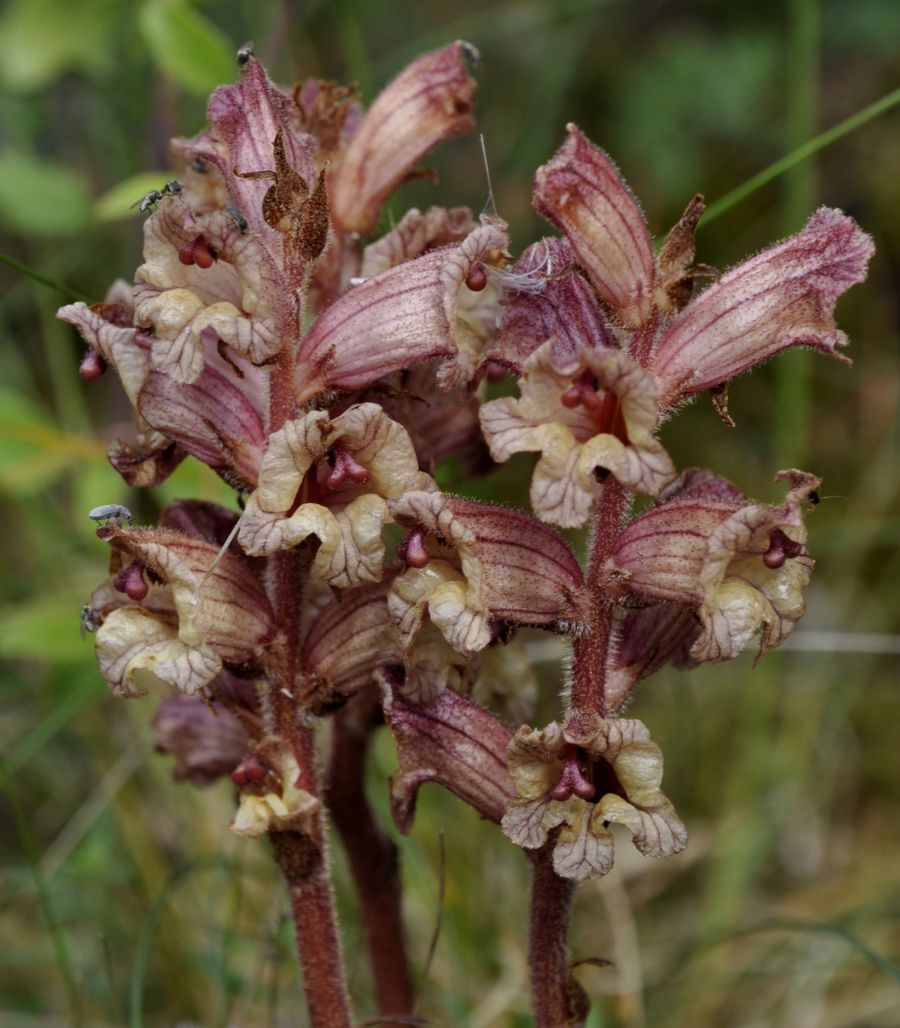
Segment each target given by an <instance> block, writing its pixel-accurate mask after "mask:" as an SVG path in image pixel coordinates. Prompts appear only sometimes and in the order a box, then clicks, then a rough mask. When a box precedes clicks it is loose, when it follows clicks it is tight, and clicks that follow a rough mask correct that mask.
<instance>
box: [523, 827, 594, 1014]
mask: <svg viewBox="0 0 900 1028" xmlns="http://www.w3.org/2000/svg"><path fill="white" fill-rule="evenodd" d="M574 892H575V883H574V882H573V881H571V880H570V879H568V878H560V877H559V875H558V874H556V872H555V871H554V870H553V840H551V841H550V842H549V843H547V845H545V846H543V847H542V848H541V849H539V850H538V851H537V852H536V853H535V854H534V855H533V857H532V879H531V916H530V918H529V924H528V969H529V976H530V980H531V1003H532V1009H533V1012H534V1023H535V1028H579V1026H581V1025H583V1024H584V1023H585V1020H586V1019H587V1015H588V1011H589V1010H590V1002H589V1000H588V998H587V995H586V993H585V991H584V989H582V988H581V986H580V985H579V984H578V982H576V981H575V980H574V979H573V978H572V976H571V975H570V973H569V950H568V947H567V945H566V935H567V933H568V930H569V920H570V917H571V913H572V896H573V894H574Z"/></svg>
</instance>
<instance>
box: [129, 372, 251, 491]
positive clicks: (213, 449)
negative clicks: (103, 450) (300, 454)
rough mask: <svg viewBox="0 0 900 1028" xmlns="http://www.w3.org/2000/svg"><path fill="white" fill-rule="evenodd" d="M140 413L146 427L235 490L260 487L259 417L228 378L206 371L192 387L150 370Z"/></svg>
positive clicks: (141, 399)
mask: <svg viewBox="0 0 900 1028" xmlns="http://www.w3.org/2000/svg"><path fill="white" fill-rule="evenodd" d="M138 409H139V411H140V413H141V415H142V416H143V417H144V418H145V419H146V421H147V423H148V424H150V425H152V427H153V428H155V429H156V430H157V431H159V432H161V433H162V434H163V435H165V436H166V437H167V438H169V439H172V440H174V441H175V442H176V443H178V444H179V445H180V446H181V447H182V448H183V449H185V450H187V452H188V453H190V454H192V455H193V456H194V457H196V458H197V459H198V460H200V461H203V463H204V464H208V465H209V466H210V467H211V468H213V469H214V470H215V471H218V472H220V473H222V474H223V475H225V476H227V479H226V480H229V481H233V482H234V483H235V485H236V486H239V487H240V488H243V489H251V488H253V486H254V485H255V484H256V476H257V471H258V468H259V463H260V461H261V459H262V454H263V447H264V445H265V438H266V437H265V432H264V430H263V425H262V421H261V419H260V416H259V413H258V412H257V411H256V410H255V409H254V407H253V406H252V405H251V404H250V402H249V401H248V400H247V399H246V397H245V396H244V394H243V393H242V392H241V390H240V389H238V388H237V387H236V386H235V385H233V384H232V383H231V382H230V381H229V380H228V379H227V378H225V376H224V375H221V374H220V373H219V372H218V371H216V370H214V369H213V368H211V367H208V368H206V369H204V372H203V374H202V376H201V377H200V379H199V381H197V382H195V383H194V384H193V385H183V384H180V383H177V382H173V381H172V380H171V379H170V378H168V377H167V376H165V375H163V374H161V373H160V372H151V373H150V375H149V376H148V378H147V381H146V384H145V385H144V388H143V389H142V390H141V395H140V399H139V402H138Z"/></svg>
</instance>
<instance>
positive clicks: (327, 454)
mask: <svg viewBox="0 0 900 1028" xmlns="http://www.w3.org/2000/svg"><path fill="white" fill-rule="evenodd" d="M434 489H437V486H436V485H435V484H434V482H433V480H432V479H431V477H430V476H429V475H427V474H425V473H424V472H422V471H420V470H419V463H418V458H417V457H416V452H415V450H414V448H413V445H412V442H411V441H410V438H409V436H408V435H407V434H406V431H405V430H404V429H403V427H402V426H401V425H399V424H397V422H395V421H391V419H390V418H388V417H387V415H386V414H385V413H384V411H383V410H382V409H381V407H379V406H377V405H376V404H374V403H363V404H358V405H356V406H353V407H350V408H349V409H348V410H346V411H345V412H344V413H343V414H340V415H338V416H337V417H336V418H332V417H331V416H330V415H329V414H328V413H327V412H325V411H311V412H310V413H308V414H306V415H305V416H304V417H302V418H298V419H297V420H294V421H289V422H287V423H286V424H285V425H284V426H282V428H280V429H279V430H278V431H277V432H275V433H273V434H272V435H271V436H269V440H268V445H267V447H266V452H265V455H264V457H263V460H262V464H261V467H260V475H259V485H258V487H257V489H256V490H255V491H254V492H253V493H252V494H251V496H250V498H249V499H248V501H247V506H246V509H245V511H244V515H243V518H242V520H241V527H240V531H239V535H238V539H239V541H240V543H241V545H242V546H243V547H244V549H245V550H246V552H248V553H252V554H255V555H259V554H269V553H275V552H277V551H278V550H283V549H288V548H290V547H294V546H297V545H299V544H300V543H302V542H304V540H306V539H307V538H309V537H310V536H316V537H317V538H318V540H319V543H320V545H319V549H318V551H317V553H316V557H315V561H314V563H313V572H314V574H315V575H316V576H317V577H318V578H319V579H320V580H321V581H323V582H327V583H328V584H329V585H333V586H338V587H341V588H347V587H349V586H355V585H362V584H363V583H364V582H377V581H379V580H380V579H381V574H382V564H383V557H384V544H383V543H382V540H381V530H382V527H383V526H384V524H385V522H386V521H387V520H388V519H389V513H388V505H387V501H388V500H393V499H396V498H397V497H399V496H402V495H403V493H405V492H407V491H421V490H434Z"/></svg>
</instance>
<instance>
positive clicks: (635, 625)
mask: <svg viewBox="0 0 900 1028" xmlns="http://www.w3.org/2000/svg"><path fill="white" fill-rule="evenodd" d="M615 617H616V621H615V625H614V629H613V634H612V638H611V643H610V648H609V657H608V660H607V664H606V684H605V688H604V700H605V704H606V706H605V708H604V709H605V712H606V713H615V712H616V711H617V710H619V709H620V708H621V707H622V705H623V704H624V703H625V701H626V700H627V699H628V697H629V695H630V693H631V690H632V689H633V688H634V686H635V685H637V683H638V682H639V681H640V680H641V679H642V678H647V677H648V676H649V675H652V674H654V673H655V672H656V671H659V670H660V668H663V667H665V666H666V665H667V664H669V663H672V664H674V665H675V666H676V667H693V666H694V665H696V663H697V662H696V661H695V660H692V659H691V658H690V656H689V654H690V650H691V647H692V646H693V644H694V643H695V642H696V640H697V637H698V636H699V634H700V622H699V621H698V619H697V615H696V613H695V612H694V610H693V609H691V608H690V607H684V606H681V605H679V604H677V603H656V604H654V605H653V606H652V607H643V608H641V609H640V610H627V609H624V608H620V609H619V610H617V611H616V612H615Z"/></svg>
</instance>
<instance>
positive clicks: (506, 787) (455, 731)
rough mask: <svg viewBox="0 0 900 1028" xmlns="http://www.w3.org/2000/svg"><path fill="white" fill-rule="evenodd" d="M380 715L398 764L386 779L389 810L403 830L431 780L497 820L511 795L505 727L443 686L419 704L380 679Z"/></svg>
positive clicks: (482, 814) (511, 787) (493, 819)
mask: <svg viewBox="0 0 900 1028" xmlns="http://www.w3.org/2000/svg"><path fill="white" fill-rule="evenodd" d="M383 688H384V695H385V701H384V716H385V720H386V721H387V723H388V725H389V727H390V729H391V731H392V732H393V734H394V738H395V739H396V741H397V756H398V760H399V764H400V767H399V770H398V771H397V772H396V773H395V774H394V776H393V778H392V779H391V811H392V813H393V815H394V821H395V822H396V824H397V827H398V828H399V829H400V831H401V832H403V833H404V834H408V833H409V831H410V829H411V828H412V824H413V816H414V813H415V805H416V797H417V794H418V791H419V789H420V788H421V786H422V785H424V784H425V783H426V782H436V783H437V784H439V785H442V786H444V787H445V788H446V789H449V790H450V791H451V792H453V793H455V794H456V795H457V796H459V797H460V798H461V799H463V800H465V801H466V803H468V804H470V805H471V806H473V807H474V808H475V809H476V810H477V811H478V812H479V813H480V814H481V816H482V817H486V818H488V819H489V820H491V821H494V822H496V823H499V821H500V819H501V817H502V816H503V809H504V806H505V805H506V803H507V802H508V801H509V800H511V799H512V797H513V796H514V795H515V791H514V788H513V784H512V781H511V780H510V777H509V773H508V772H507V770H506V749H507V746H508V745H509V742H510V738H511V736H510V732H509V729H508V728H506V726H505V725H504V724H503V723H502V722H500V721H499V720H498V719H497V718H496V717H494V715H493V714H491V713H489V712H488V711H487V710H485V709H484V708H483V707H479V706H478V705H477V704H476V703H473V702H472V701H471V700H468V699H466V698H465V697H464V696H460V695H459V694H458V693H455V692H452V691H451V690H446V691H444V692H442V693H441V694H440V695H439V696H438V697H437V698H436V699H434V700H432V701H431V702H430V703H428V704H425V705H423V706H419V705H417V704H412V703H410V702H409V701H408V700H406V699H405V698H404V697H403V695H402V694H401V693H400V692H399V691H398V690H397V689H396V687H394V686H392V684H391V680H390V678H389V677H387V678H385V679H384V686H383Z"/></svg>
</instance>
